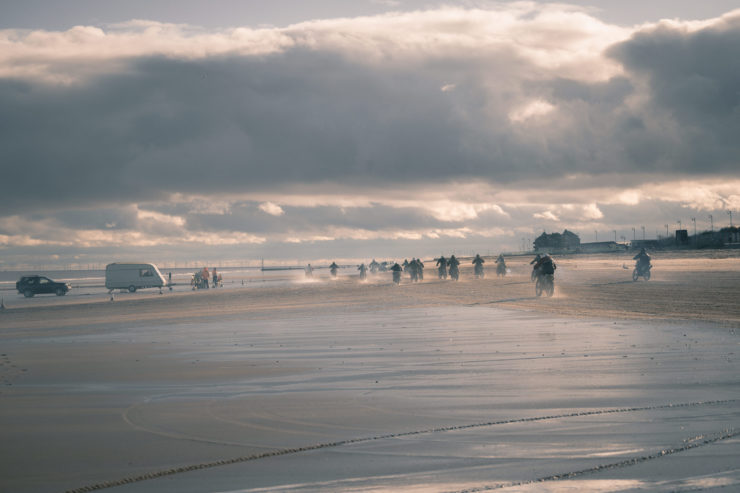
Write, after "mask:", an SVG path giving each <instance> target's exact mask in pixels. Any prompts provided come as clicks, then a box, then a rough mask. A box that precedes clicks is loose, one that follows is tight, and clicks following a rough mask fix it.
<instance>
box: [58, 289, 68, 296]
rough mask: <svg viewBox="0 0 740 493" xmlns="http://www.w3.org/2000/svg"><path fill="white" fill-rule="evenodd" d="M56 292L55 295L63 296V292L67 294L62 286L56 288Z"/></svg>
mask: <svg viewBox="0 0 740 493" xmlns="http://www.w3.org/2000/svg"><path fill="white" fill-rule="evenodd" d="M56 294H57V296H64V295H65V294H67V292H66V291H65V290H64V289H62V288H57V290H56Z"/></svg>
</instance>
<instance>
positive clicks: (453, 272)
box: [450, 264, 460, 281]
mask: <svg viewBox="0 0 740 493" xmlns="http://www.w3.org/2000/svg"><path fill="white" fill-rule="evenodd" d="M450 278H451V279H452V280H453V281H457V280H458V279H460V269H458V268H457V265H454V264H453V265H451V266H450Z"/></svg>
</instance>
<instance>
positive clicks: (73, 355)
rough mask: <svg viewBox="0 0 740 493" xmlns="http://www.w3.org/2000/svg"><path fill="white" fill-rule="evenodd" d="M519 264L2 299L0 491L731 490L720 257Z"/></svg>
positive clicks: (734, 348)
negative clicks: (546, 292)
mask: <svg viewBox="0 0 740 493" xmlns="http://www.w3.org/2000/svg"><path fill="white" fill-rule="evenodd" d="M529 260H530V258H529V257H512V258H511V259H510V260H508V265H509V268H510V273H509V275H507V276H506V277H505V278H496V277H495V275H494V272H493V271H494V269H493V267H492V262H490V261H489V263H487V264H486V266H487V268H488V271H487V277H486V278H485V279H482V280H476V279H473V276H472V266H471V265H469V264H464V265H463V269H462V272H461V280H460V281H459V282H452V281H449V280H447V281H440V280H437V279H436V276H435V275H434V274H435V269H433V266H432V263H431V262H427V268H426V271H425V281H424V282H422V283H418V284H411V283H409V282H408V279H407V278H406V277H404V280H403V282H402V284H401V285H400V286H396V285H393V284H392V283H391V282H390V275H389V274H383V275H379V276H376V277H371V278H370V279H369V280H368V281H367V282H359V280H358V279H357V278H356V277H355V276H348V275H345V276H340V278H339V279H338V280H330V279H328V276H325V275H324V274H323V273H320V274H319V275H318V276H317V279H316V280H315V281H314V282H306V281H304V280H302V279H301V278H300V277H293V278H290V279H288V280H286V282H281V283H278V284H276V285H265V286H262V287H259V288H250V287H241V285H240V284H235V285H234V286H233V287H231V288H229V289H215V290H214V289H211V290H208V291H190V290H188V289H182V290H175V291H173V292H167V291H165V292H164V294H159V293H158V292H157V291H156V290H152V291H148V292H146V291H145V292H137V293H133V294H130V293H116V294H115V295H114V301H110V299H109V298H110V297H109V295H108V294H107V293H106V292H105V291H104V290H101V291H100V292H98V293H93V294H91V295H89V296H84V297H82V296H79V297H74V296H70V297H64V298H56V297H52V298H43V299H42V298H40V297H39V298H38V299H36V298H34V299H32V300H21V299H18V300H16V298H15V297H16V295H15V294H13V295H7V294H6V295H5V304H6V306H7V307H8V308H7V309H6V310H4V311H2V312H0V348H1V349H0V403H1V404H0V422H2V423H3V426H2V427H1V428H0V490H2V491H14V492H50V491H59V492H63V491H80V492H81V491H94V490H101V489H110V491H121V492H124V491H126V492H128V491H130V492H148V491H158V492H159V491H172V492H205V491H208V492H227V491H228V492H237V491H238V492H247V491H363V492H365V491H483V490H487V489H493V488H502V489H503V490H504V491H553V492H555V491H557V492H564V491H602V492H607V491H608V492H614V491H734V490H738V489H740V465H738V460H737V458H738V457H740V437H738V434H739V433H740V380H738V375H740V359H738V356H737V353H738V350H740V336H739V335H738V330H739V329H740V307H739V306H738V302H737V301H738V293H740V254H738V253H737V252H735V251H707V252H700V253H673V254H668V253H664V254H658V255H656V256H655V257H654V261H653V263H654V266H655V267H654V270H653V277H652V279H651V280H650V281H648V282H645V281H639V282H633V281H632V280H631V271H632V260H631V255H627V254H620V255H582V256H572V257H561V258H556V261H557V263H558V269H557V272H556V291H555V295H554V296H553V297H552V298H538V297H536V296H535V295H534V286H533V283H532V282H531V281H530V280H529V272H530V266H529ZM327 274H328V273H327ZM35 301H38V303H34V302H35Z"/></svg>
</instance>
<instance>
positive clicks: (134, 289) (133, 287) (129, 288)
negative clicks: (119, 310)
mask: <svg viewBox="0 0 740 493" xmlns="http://www.w3.org/2000/svg"><path fill="white" fill-rule="evenodd" d="M128 292H129V293H135V292H136V286H134V285H133V284H132V285H131V286H129V287H128Z"/></svg>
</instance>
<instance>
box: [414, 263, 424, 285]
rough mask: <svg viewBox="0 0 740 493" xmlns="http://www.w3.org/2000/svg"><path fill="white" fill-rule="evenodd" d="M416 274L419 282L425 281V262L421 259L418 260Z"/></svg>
mask: <svg viewBox="0 0 740 493" xmlns="http://www.w3.org/2000/svg"><path fill="white" fill-rule="evenodd" d="M416 274H417V275H418V276H419V280H420V281H423V280H424V262H422V261H421V259H420V258H417V259H416Z"/></svg>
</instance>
